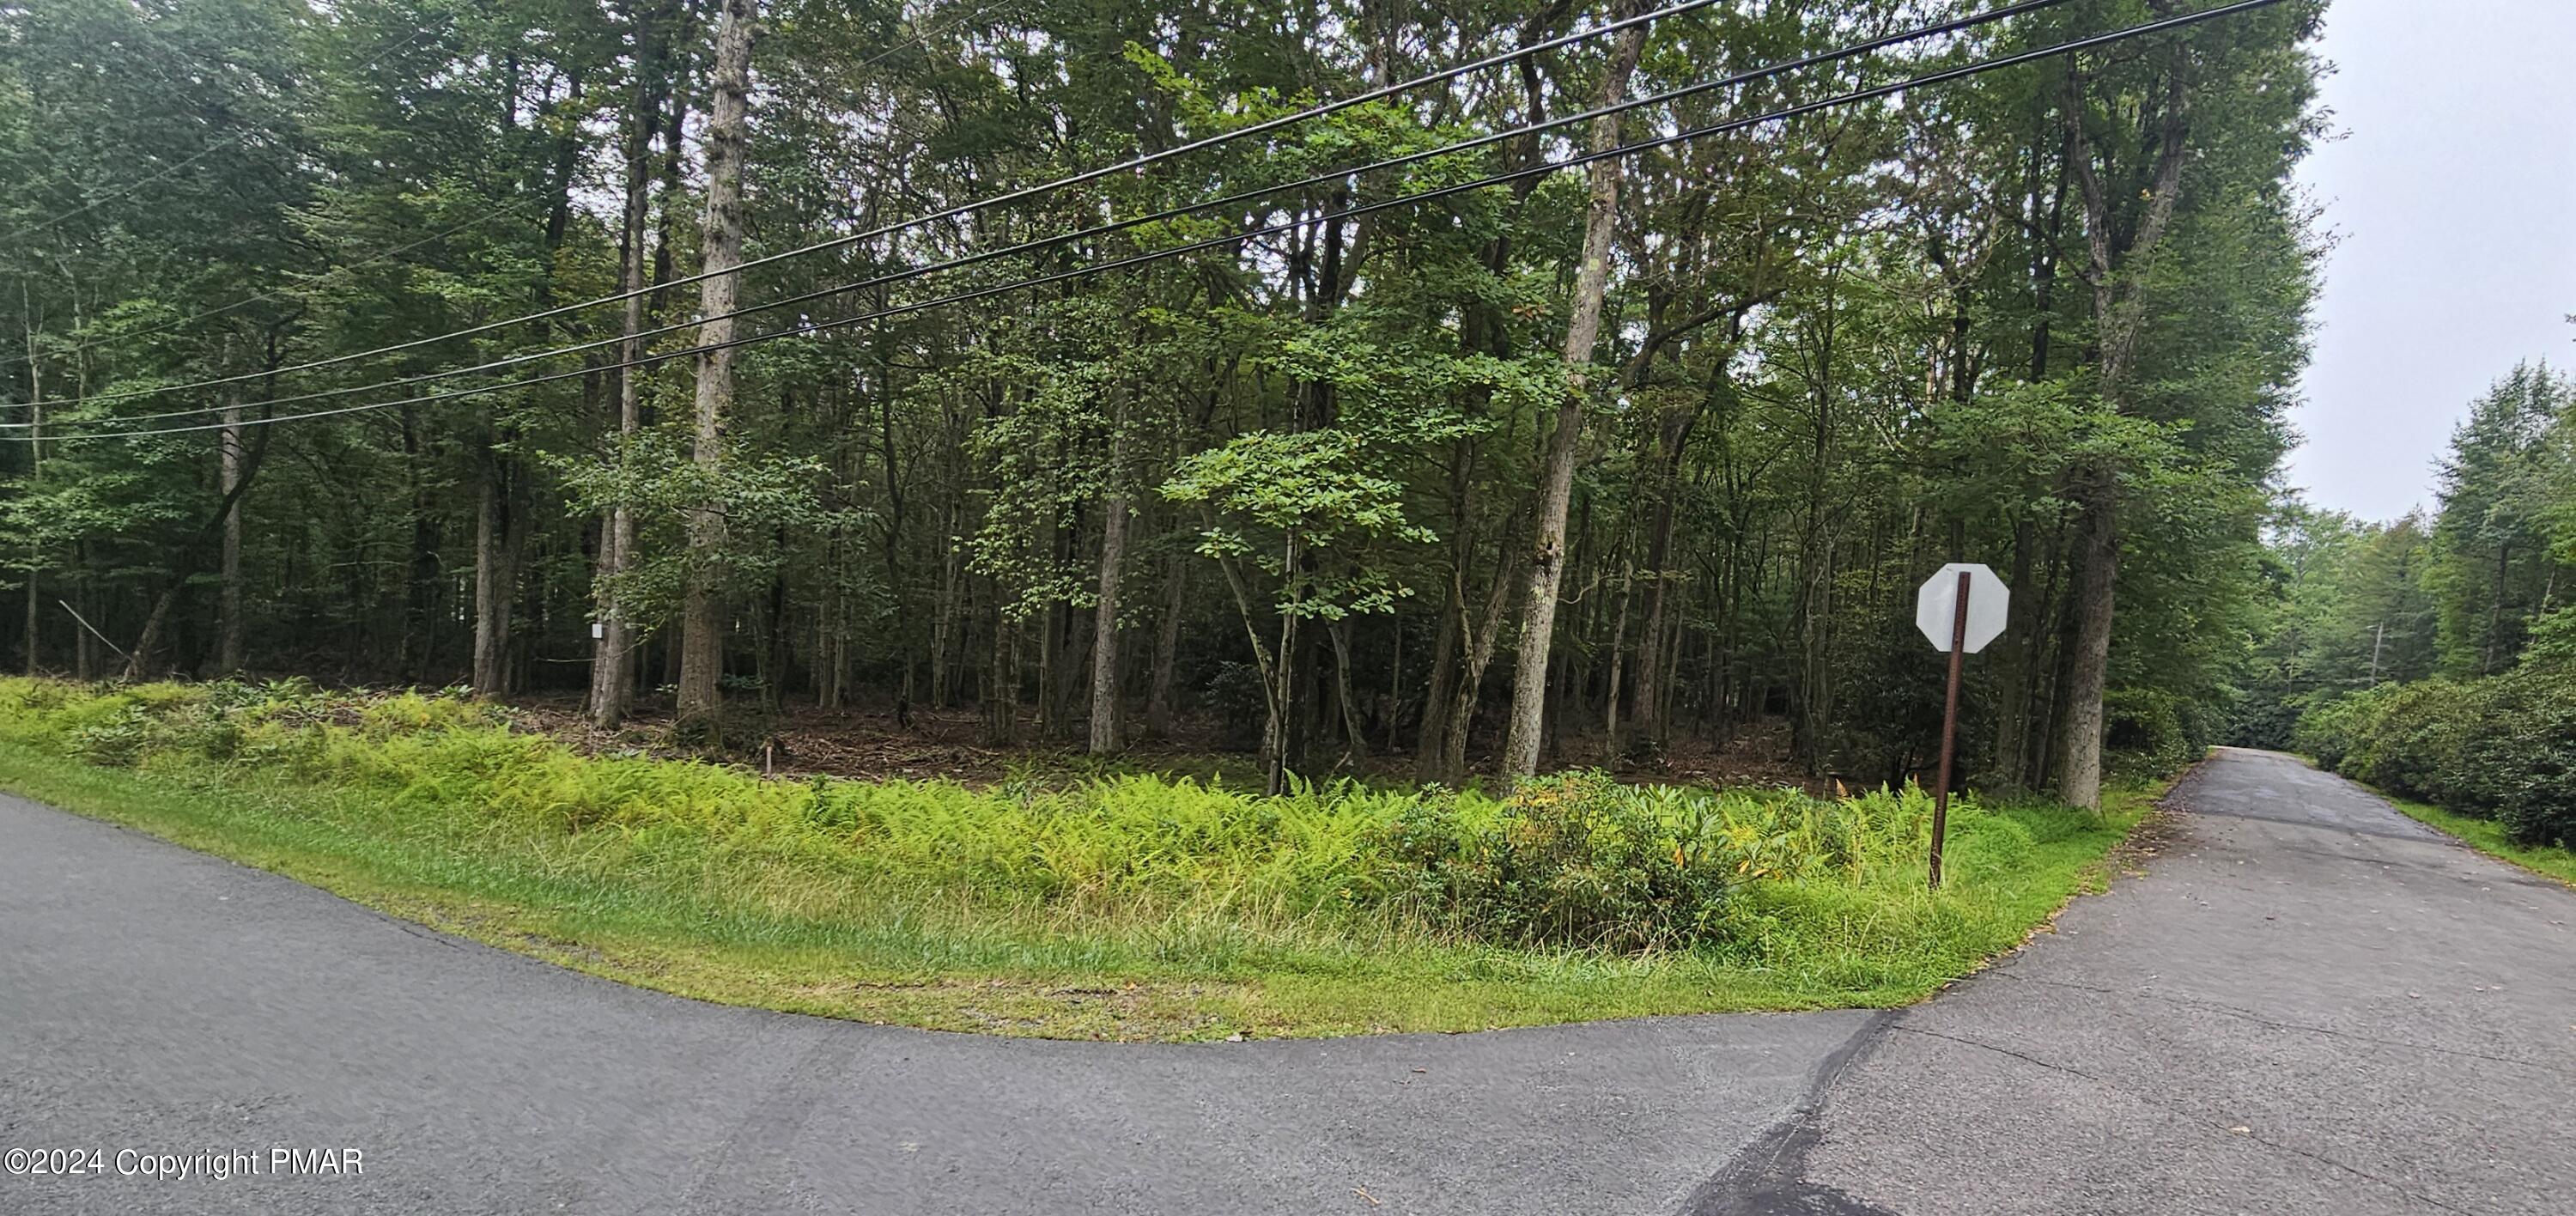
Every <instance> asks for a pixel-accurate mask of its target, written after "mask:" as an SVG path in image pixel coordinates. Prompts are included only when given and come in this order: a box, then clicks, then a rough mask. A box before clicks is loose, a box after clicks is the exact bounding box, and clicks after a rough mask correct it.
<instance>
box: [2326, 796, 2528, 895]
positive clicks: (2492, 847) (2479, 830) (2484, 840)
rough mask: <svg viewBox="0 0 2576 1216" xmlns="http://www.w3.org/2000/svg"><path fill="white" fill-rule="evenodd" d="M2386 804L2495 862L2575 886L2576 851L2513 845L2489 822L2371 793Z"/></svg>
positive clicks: (2398, 798) (2496, 825)
mask: <svg viewBox="0 0 2576 1216" xmlns="http://www.w3.org/2000/svg"><path fill="white" fill-rule="evenodd" d="M2371 792H2372V793H2374V794H2377V795H2379V796H2380V797H2381V798H2382V799H2385V800H2386V801H2387V803H2388V805H2390V806H2393V807H2396V808H2397V809H2398V810H2399V811H2402V812H2404V813H2405V815H2406V816H2407V818H2410V819H2413V820H2415V821H2416V822H2418V823H2421V824H2423V825H2425V826H2426V827H2430V828H2433V829H2435V830H2436V831H2440V832H2444V833H2447V834H2449V835H2451V836H2453V837H2456V838H2458V840H2459V841H2460V843H2462V844H2465V845H2467V846H2469V847H2470V848H2473V849H2476V850H2477V851H2479V852H2481V853H2484V854H2486V855H2488V856H2490V857H2494V858H2497V859H2498V860H2502V861H2508V862H2511V863H2513V864H2514V865H2518V866H2521V867H2522V868H2523V869H2526V870H2529V871H2531V872H2532V873H2535V874H2542V875H2546V876H2548V877H2550V878H2555V879H2557V880H2558V881H2560V882H2563V883H2566V884H2567V885H2569V886H2576V850H2570V849H2560V848H2552V847H2550V846H2548V845H2523V844H2515V843H2514V842H2513V841H2512V840H2511V839H2510V838H2509V837H2507V836H2506V834H2505V830H2504V825H2503V824H2500V823H2497V822H2496V821H2495V820H2492V819H2474V818H2471V817H2469V816H2467V815H2461V814H2457V813H2455V812H2451V811H2446V810H2443V809H2442V808H2440V807H2438V806H2432V805H2430V804H2427V803H2422V802H2417V801H2414V800H2413V799H2409V798H2400V797H2398V796H2396V795H2395V794H2391V793H2389V792H2388V791H2386V790H2381V789H2373V790H2372V791H2371Z"/></svg>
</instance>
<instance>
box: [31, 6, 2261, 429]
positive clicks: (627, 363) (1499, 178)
mask: <svg viewBox="0 0 2576 1216" xmlns="http://www.w3.org/2000/svg"><path fill="white" fill-rule="evenodd" d="M2278 3H2281V0H2239V2H2238V3H2234V4H2228V5H2223V6H2220V7H2218V8H2213V9H2206V10H2203V11H2201V12H2196V13H2186V14H2182V15H2179V16H2174V17H2167V18H2164V19H2161V20H2157V21H2149V22H2144V23H2141V24H2138V25H2133V26H2127V27H2124V28H2122V29H2118V30H2112V31H2109V32H2106V33H2101V34H2093V35H2089V36H2086V37H2082V38H2075V39H2070V40H2068V41H2065V42H2060V43H2055V44H2053V45H2050V46H2046V47H2039V48H2036V49H2032V50H2027V51H2019V52H2015V53H2013V54H2009V55H2001V56H1996V57H1994V58H1989V59H1982V60H1978V61H1976V62H1974V63H1970V64H1964V65H1961V66H1958V67H1952V68H1944V69H1941V70H1939V71H1933V72H1926V73H1923V74H1921V75H1917V76H1911V77H1907V78H1906V79H1903V80H1899V81H1894V82H1891V83H1888V84H1882V85H1875V86H1872V87H1869V88H1865V89H1855V90H1852V91H1850V92H1846V93H1839V94H1835V95H1833V96H1831V97H1825V98H1820V99H1818V100H1815V101H1809V102H1802V103H1800V104H1797V105H1793V106H1787V107H1784V108H1781V109H1777V110H1772V111H1768V112H1766V113H1762V114H1755V115H1750V116H1747V117H1742V118H1732V119H1727V120H1724V121H1722V122H1716V123H1710V124H1707V125H1704V126H1699V127H1692V128H1689V129H1687V130H1683V131H1679V132H1676V133H1673V134H1669V135H1659V136H1654V137H1651V138H1647V139H1640V140H1634V141H1630V142H1627V143H1622V144H1619V145H1617V146H1615V147H1611V148H1607V149H1604V150H1601V151H1598V152H1587V153H1583V154H1581V155H1577V156H1572V157H1568V158H1566V159H1564V160H1558V161H1548V162H1546V163H1543V164H1538V165H1532V166H1528V167H1526V168H1522V169H1516V170H1513V171H1511V172H1508V173H1499V174H1494V175H1492V176H1489V177H1484V178H1479V179H1476V180H1474V181H1468V182H1459V183H1455V184H1452V185H1447V186H1441V187H1438V188H1435V189H1431V190H1424V191H1418V192H1415V193H1412V194H1405V195H1398V196H1395V197H1392V198H1387V199H1382V200H1379V201H1376V202H1372V203H1365V204H1361V205H1358V206H1353V207H1346V208H1343V209H1341V210H1338V211H1331V212H1325V213H1323V214H1320V215H1315V216H1308V217H1301V218H1298V219H1295V220H1290V221H1286V222H1282V223H1276V224H1270V225H1266V226H1263V227H1259V228H1254V229H1250V230H1247V231H1243V232H1236V233H1229V234H1227V235H1224V236H1219V237H1210V238H1207V239H1205V240H1199V241H1192V242H1188V243H1185V244H1181V245H1175V246H1171V247H1169V248H1165V249H1158V250H1154V251H1151V252H1147V253H1140V254H1135V255H1131V256H1128V257H1123V258H1117V259H1113V260H1111V261H1107V262H1101V263H1096V264H1093V265H1089V266H1080V267H1074V268H1072V269H1068V270H1063V271H1058V272H1056V273H1053V274H1047V275H1039V276H1035V277H1032V278H1025V279H1018V280H1014V281H1012V282H1008V283H1001V284H996V285H993V286H988V287H981V288H977V289H974V290H972V291H964V292H958V293H955V294H952V295H946V296H941V297H937V298H935V299H929V300H922V301H918V302H915V303H911V304H904V305H899V306H896V307H893V308H886V309H880V310H877V311H875V312H869V313H862V314H859V315H856V316H850V317H841V318H836V319H833V320H829V321H815V322H809V323H806V324H802V325H796V326H791V327H789V328H786V329H782V330H775V331H771V332H767V333H760V334H752V335H747V336H744V337H738V338H733V339H730V340H727V341H724V342H717V343H708V344H704V345H700V346H692V347H685V348H682V349H679V350H672V351H665V352H662V353H659V354H652V355H645V356H642V357H639V358H635V359H630V360H624V361H621V362H618V363H614V364H606V365H601V366H598V367H585V368H580V369H577V370H573V371H565V372H554V373H550V374H547V375H543V376H532V377H527V378H524V379H519V380H511V381H504V382H502V383H499V384H489V385H477V386H473V387H470V388H462V389H452V390H449V391H447V392H443V393H433V394H429V395H426V396H421V397H412V398H406V399H402V400H397V401H380V402H370V403H366V404H361V405H350V406H341V407H337V408H334V409H327V410H310V411H303V412H298V413H292V414H279V415H273V416H269V417H264V418H255V419H244V420H242V421H241V422H239V423H221V422H217V423H204V424H198V425H191V426H177V427H158V428H152V429H147V430H139V431H87V432H81V433H75V434H66V435H49V436H46V437H45V438H46V439H47V441H54V440H78V439H128V438H141V437H147V436H155V435H176V434H186V433H189V432H195V431H208V430H217V429H221V428H223V427H225V426H228V425H240V426H253V425H266V424H270V423H277V422H293V421H299V420H303V419H310V418H329V417H338V416H343V415H348V414H356V413H364V412H368V411H372V410H382V409H394V408H399V407H402V406H415V405H429V404H435V403H437V402H442V401H451V400H456V399H459V398H463V397H471V396H480V395H483V394H486V393H494V392H503V391H507V390H511V389H518V388H527V387H531V386H534V385H539V384H547V383H552V382H556V381H561V380H567V379H571V378H574V377H579V376H586V375H590V374H592V373H594V372H599V371H607V370H613V369H616V368H625V367H645V366H650V365H653V364H657V363H664V362H668V361H670V360H672V359H680V358H688V357H691V356H695V355H700V354H705V353H708V352H710V351H716V350H727V349H732V348H735V347H742V346H750V345H754V344H757V343H761V342H770V341H776V340H778V339H781V338H791V337H801V336H804V335H807V334H813V333H821V332H824V331H827V330H834V329H841V328H845V327H848V326H851V325H858V324H862V323H865V322H868V321H873V320H879V319H883V318H886V317H893V316H901V315H905V314H908V313H914V312H920V311H923V310H926V309H931V308H938V307H943V306H946V305H949V304H959V303H966V302H969V301H973V300H978V299H984V298H986V297H990V296H995V295H1000V294H1003V293H1006V292H1012V291H1020V290H1025V289H1027V288H1031V287H1042V286H1046V285H1049V284H1053V283H1061V282H1067V281H1071V280H1074V279H1080V278H1087V277H1090V276H1092V275H1096V274H1103V273H1107V272H1109V271H1113V270H1122V269H1126V268H1128V267H1132V266H1140V265H1145V264H1148V263H1151V262H1156V261H1161V260H1163V259H1165V258H1171V257H1177V256H1181V255H1184V254H1190V253H1197V252H1201V251H1204V250H1209V249H1216V248H1221V247H1224V246H1229V245H1237V244H1241V243H1242V242H1245V241H1249V240H1253V239H1256V238H1259V237H1263V236H1269V235H1275V234H1278V233H1283V232H1289V231H1293V230H1295V229H1298V228H1301V227H1305V226H1307V225H1310V224H1315V223H1322V222H1325V221H1329V220H1335V219H1348V218H1353V217H1357V216H1362V215H1369V214H1374V213H1376V212H1380V211H1386V210H1390V209H1392V208H1395V207H1400V206H1409V205H1412V204H1417V203H1423V202H1428V201H1431V200H1434V199H1439V198H1447V197H1450V196H1453V195H1458V194H1464V193H1467V192H1469V191H1474V190H1481V189H1486V188H1488V187H1492V186H1499V185H1505V184H1508V183H1511V182H1516V181H1521V180H1524V179H1529V178H1537V177H1544V176H1546V175H1548V174H1552V173H1555V172H1557V171H1559V170H1563V169H1571V168H1578V167H1580V166H1583V165H1588V164H1591V163H1593V162H1595V161H1601V160H1607V159H1610V158H1612V157H1617V156H1632V155H1635V154H1637V153H1639V152H1643V151H1648V150H1651V149H1654V148H1660V147H1666V146H1669V145H1672V144H1677V143H1683V142H1686V141H1689V140H1694V139H1704V138H1707V137H1709V136H1712V135H1721V134H1725V133H1728V132H1731V131H1739V130H1743V129H1745V128H1748V127H1753V126H1758V125H1761V124H1765V123H1772V122H1780V121H1785V120H1787V119H1791V118H1797V117H1801V116H1803V115H1807V114H1813V113H1816V112H1819V111H1822V110H1828V109H1833V108H1836V107H1840V106H1846V105H1853V104H1857V103H1859V102H1864V101H1871V100H1875V99H1878V98H1882V97H1890V96H1894V95H1896V94H1899V93H1903V92H1906V91H1908V90H1911V89H1917V88H1923V87H1926V86H1930V85H1936V84H1944V83H1948V82H1950V81H1954V80H1962V79H1966V78H1968V77H1971V76H1977V75H1982V74H1984V73H1987V72H1993V71H1999V70H2001V69H2004V68H2009V67H2017V66H2019V65H2022V64H2025V63H2032V62H2036V61H2038V60H2042V59H2048V58H2053V57H2055V56H2058V55H2065V54H2072V53H2076V52H2080V51H2086V50H2091V49H2093V48H2096V47H2101V46H2106V45H2109V44H2111V43H2115V42H2123V41H2126V40H2128V39H2131V38H2138V37H2144V36H2146V35H2150V34H2158V33H2163V32H2166V31H2169V30H2176V29H2181V28H2184V27H2187V26H2193V25H2199V24H2202V23H2205V22H2209V21H2214V20H2217V19H2220V18H2224V17H2231V16H2236V15H2239V14H2242V13H2247V12H2251V11H2254V10H2256V9H2261V8H2268V7H2270V6H2272V5H2275V4H2278ZM256 404H257V403H253V405H256ZM97 421H102V422H103V421H107V420H105V419H101V420H97ZM0 438H7V439H9V440H11V441H13V442H20V443H24V442H28V441H29V440H30V437H28V436H5V437H0Z"/></svg>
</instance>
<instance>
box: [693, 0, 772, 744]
mask: <svg viewBox="0 0 2576 1216" xmlns="http://www.w3.org/2000/svg"><path fill="white" fill-rule="evenodd" d="M758 18H759V11H758V6H757V4H756V2H755V0H724V10H723V13H722V15H721V16H720V17H718V19H717V21H716V47H715V71H714V77H713V81H712V86H713V89H714V97H713V99H712V104H711V105H710V107H709V111H708V119H707V211H706V233H705V240H704V251H705V252H704V261H703V263H702V264H701V266H700V268H699V269H700V271H701V272H702V273H705V274H707V275H708V276H709V277H708V278H707V279H706V280H705V281H704V282H702V283H700V284H699V291H698V315H699V316H700V317H702V318H705V320H704V322H703V323H702V324H700V325H699V326H698V344H699V345H701V346H708V345H715V344H719V343H725V342H730V341H732V340H733V334H734V320H733V318H732V317H731V316H730V315H728V314H730V313H732V312H733V310H734V305H735V301H736V300H737V299H739V298H740V295H741V288H742V282H741V276H740V275H738V274H734V273H731V272H732V271H733V269H734V267H736V266H739V265H741V264H742V160H743V151H744V147H745V145H746V144H747V142H748V131H747V130H746V127H747V124H748V121H749V117H750V95H751V43H752V36H753V33H754V31H755V28H756V24H757V21H758ZM697 372H698V383H697V403H696V405H697V409H696V428H695V432H694V434H693V437H692V443H691V447H690V457H691V459H693V460H695V461H696V462H697V465H698V467H699V469H700V470H701V471H702V472H703V473H704V474H705V475H706V476H707V478H708V480H709V482H710V483H713V482H714V481H715V480H716V479H718V478H721V477H722V476H723V473H722V469H723V465H724V439H725V418H726V415H727V414H729V413H730V412H731V411H732V408H733V351H732V350H731V349H730V348H728V349H722V350H711V351H707V352H706V353H704V354H701V355H699V356H698V368H697ZM724 549H725V520H724V512H723V509H722V508H721V507H720V506H718V505H717V504H716V503H713V502H707V503H701V504H700V505H698V506H697V507H696V508H695V509H693V510H692V511H690V513H689V571H688V586H687V590H686V592H685V593H684V595H683V603H682V606H681V619H680V687H679V704H678V707H677V710H676V713H675V717H676V719H677V725H678V726H679V727H680V728H681V729H682V730H684V731H689V732H693V733H703V732H706V731H708V730H711V729H717V728H718V726H719V724H718V722H717V718H718V716H719V715H720V714H721V713H722V712H723V693H722V691H721V690H720V689H719V688H718V686H717V681H718V680H719V679H721V678H722V677H723V675H724V649H725V643H724V602H723V601H724V572H723V570H722V569H721V563H722V562H723V555H724ZM719 733H720V731H719Z"/></svg>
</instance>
